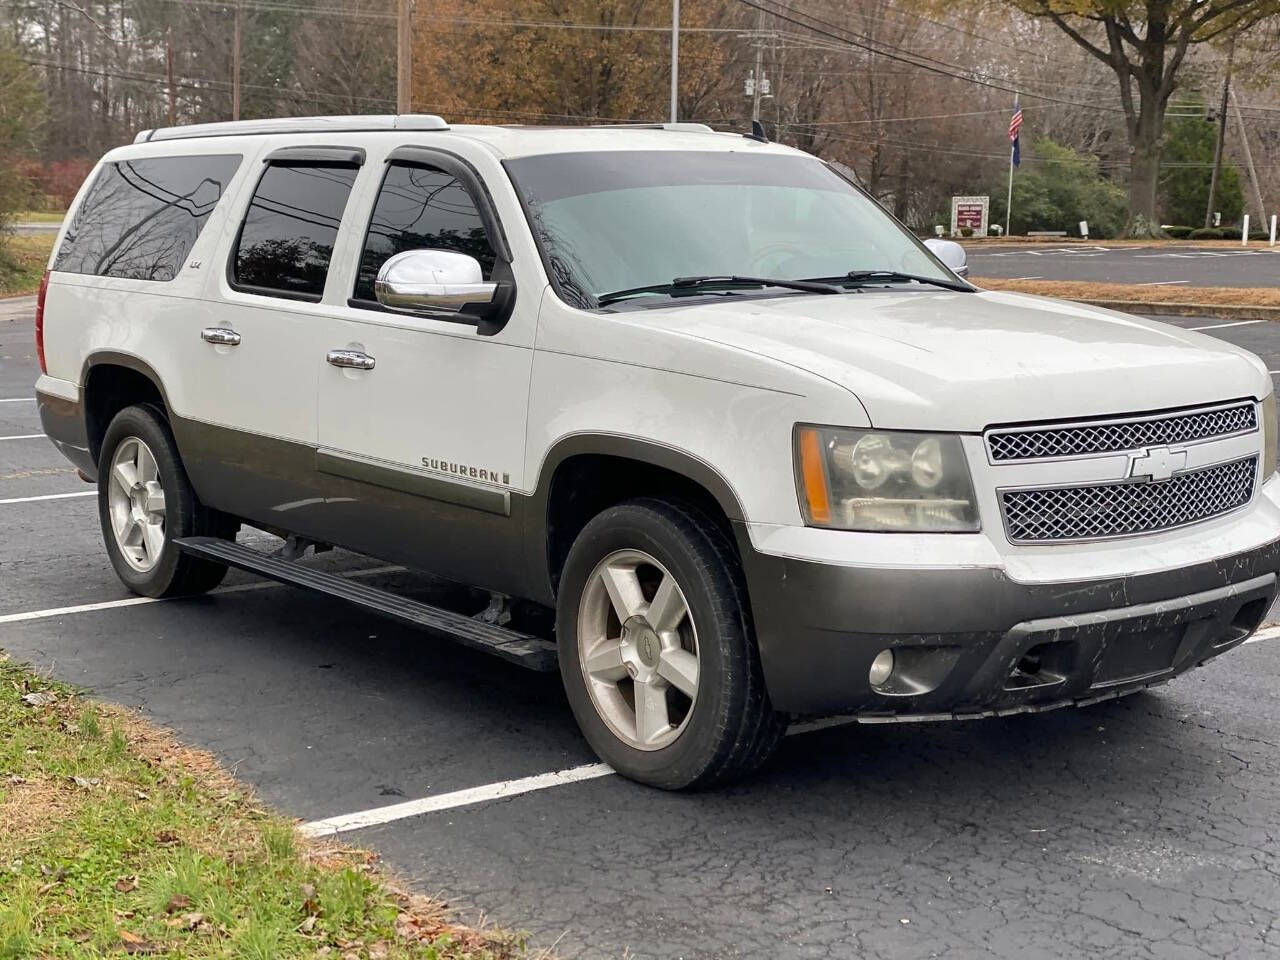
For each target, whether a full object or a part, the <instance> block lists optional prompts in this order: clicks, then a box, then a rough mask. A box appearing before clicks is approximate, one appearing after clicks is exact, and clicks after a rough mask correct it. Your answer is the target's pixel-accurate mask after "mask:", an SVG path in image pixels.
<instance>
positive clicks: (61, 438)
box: [36, 391, 98, 477]
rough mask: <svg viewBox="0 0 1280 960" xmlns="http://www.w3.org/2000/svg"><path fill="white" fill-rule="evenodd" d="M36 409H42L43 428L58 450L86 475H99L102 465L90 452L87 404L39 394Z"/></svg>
mask: <svg viewBox="0 0 1280 960" xmlns="http://www.w3.org/2000/svg"><path fill="white" fill-rule="evenodd" d="M36 406H37V407H38V408H39V410H40V424H41V427H42V428H43V429H44V432H45V435H46V436H48V438H49V439H50V440H51V441H52V442H53V445H54V446H55V447H57V448H58V451H59V452H60V453H61V454H62V455H63V456H64V457H66V458H67V459H68V460H70V461H71V464H72V466H74V467H76V468H78V469H80V470H83V471H84V472H85V475H86V476H89V477H95V476H97V473H98V465H97V464H96V463H95V462H94V460H93V454H92V453H91V452H90V450H89V431H88V429H87V427H86V425H85V419H84V405H83V404H82V403H80V402H79V401H78V400H66V399H64V398H62V397H55V396H54V395H53V394H51V393H41V392H40V391H36Z"/></svg>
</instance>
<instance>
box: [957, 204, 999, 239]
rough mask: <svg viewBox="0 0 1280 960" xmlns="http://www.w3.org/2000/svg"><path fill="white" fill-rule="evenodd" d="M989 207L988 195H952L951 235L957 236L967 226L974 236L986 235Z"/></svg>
mask: <svg viewBox="0 0 1280 960" xmlns="http://www.w3.org/2000/svg"><path fill="white" fill-rule="evenodd" d="M990 209H991V198H990V197H952V198H951V235H952V236H953V237H955V236H959V235H960V232H961V231H962V230H963V229H964V228H965V227H968V228H969V229H970V230H972V231H973V235H974V236H975V237H985V236H986V235H987V215H988V213H989V211H990Z"/></svg>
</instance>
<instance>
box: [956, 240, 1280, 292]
mask: <svg viewBox="0 0 1280 960" xmlns="http://www.w3.org/2000/svg"><path fill="white" fill-rule="evenodd" d="M965 249H966V251H967V253H968V254H969V269H970V272H971V273H972V274H973V276H975V277H1000V278H1002V279H1015V278H1017V279H1026V280H1032V279H1034V280H1073V281H1078V282H1081V283H1132V284H1152V285H1160V286H1164V285H1177V286H1191V287H1274V286H1277V285H1280V247H1277V248H1275V249H1274V250H1272V249H1267V248H1260V247H1257V246H1254V247H1250V248H1247V249H1246V248H1241V249H1239V250H1232V249H1229V248H1224V247H1181V246H1179V247H1167V246H1165V247H1129V246H1124V247H1108V246H1106V245H1105V244H1100V245H1096V246H1090V245H1087V244H1079V245H1075V246H1063V247H1054V246H1049V245H1047V244H1028V245H1026V246H1013V245H1005V244H1001V245H999V246H996V245H991V246H975V245H972V244H971V245H968V246H967V247H966V248H965Z"/></svg>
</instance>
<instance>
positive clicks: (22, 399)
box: [0, 397, 36, 403]
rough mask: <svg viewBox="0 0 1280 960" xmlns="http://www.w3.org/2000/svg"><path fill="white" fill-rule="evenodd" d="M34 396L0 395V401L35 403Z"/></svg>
mask: <svg viewBox="0 0 1280 960" xmlns="http://www.w3.org/2000/svg"><path fill="white" fill-rule="evenodd" d="M35 402H36V398H35V397H0V403H35Z"/></svg>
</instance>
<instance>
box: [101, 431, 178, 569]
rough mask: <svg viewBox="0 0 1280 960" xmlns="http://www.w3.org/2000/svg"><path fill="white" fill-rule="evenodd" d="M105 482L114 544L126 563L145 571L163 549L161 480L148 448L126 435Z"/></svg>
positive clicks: (154, 459)
mask: <svg viewBox="0 0 1280 960" xmlns="http://www.w3.org/2000/svg"><path fill="white" fill-rule="evenodd" d="M106 483H107V503H108V505H109V509H110V512H111V530H112V532H113V533H114V534H115V537H116V545H117V546H118V547H119V548H120V554H121V556H123V557H124V559H125V560H126V561H127V562H128V564H129V566H131V567H133V569H135V570H137V571H138V572H139V573H146V572H147V571H148V570H151V569H152V568H154V567H155V565H156V564H157V563H158V562H159V560H160V555H161V553H163V551H164V519H165V503H164V484H163V482H162V481H161V479H160V468H159V467H158V466H157V465H156V457H155V454H154V453H152V452H151V448H150V447H148V446H147V445H146V443H144V442H143V441H142V440H140V439H138V438H137V437H129V438H127V439H126V440H125V441H124V442H123V443H121V444H120V445H119V446H118V447H116V452H115V456H113V457H112V459H111V470H110V473H109V474H108V476H107V477H106Z"/></svg>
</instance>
